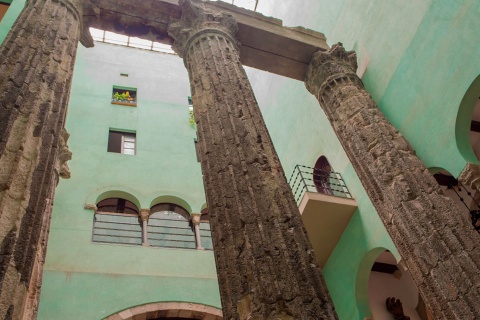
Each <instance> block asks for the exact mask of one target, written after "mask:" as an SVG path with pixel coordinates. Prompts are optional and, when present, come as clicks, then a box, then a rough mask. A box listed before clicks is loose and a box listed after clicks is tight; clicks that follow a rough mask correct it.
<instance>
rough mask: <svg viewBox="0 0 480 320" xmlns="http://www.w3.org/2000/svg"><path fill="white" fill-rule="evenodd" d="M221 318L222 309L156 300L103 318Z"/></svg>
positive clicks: (152, 319) (151, 319)
mask: <svg viewBox="0 0 480 320" xmlns="http://www.w3.org/2000/svg"><path fill="white" fill-rule="evenodd" d="M133 319H135V320H161V319H170V320H183V319H202V320H222V319H223V315H222V310H221V309H218V308H215V307H210V306H206V305H202V304H197V303H188V302H156V303H150V304H144V305H141V306H136V307H133V308H129V309H125V310H123V311H120V312H118V313H115V314H112V315H111V316H109V317H106V318H104V320H133Z"/></svg>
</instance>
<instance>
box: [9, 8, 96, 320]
mask: <svg viewBox="0 0 480 320" xmlns="http://www.w3.org/2000/svg"><path fill="white" fill-rule="evenodd" d="M81 12H82V8H81V1H80V0H29V1H27V3H26V5H25V8H24V10H23V12H22V13H21V14H20V16H19V17H18V19H17V22H16V23H15V24H14V26H13V27H12V29H11V30H10V33H9V34H8V35H7V38H6V39H5V41H4V43H3V45H2V46H1V47H0V255H1V257H2V258H1V259H0V319H20V318H21V316H22V313H23V307H24V305H25V301H26V295H27V289H28V286H29V283H30V279H31V275H32V270H33V267H34V263H35V260H36V256H37V250H38V245H39V240H41V239H40V238H41V234H42V230H44V228H43V227H44V226H43V225H44V224H45V223H48V221H45V219H44V215H45V214H48V212H49V210H48V206H49V205H50V203H51V201H52V200H53V199H52V197H53V195H52V190H53V188H54V185H55V184H56V181H55V174H54V168H55V164H56V161H57V158H58V154H59V138H60V134H61V132H62V129H63V127H64V119H65V115H66V108H67V103H68V98H69V93H70V83H71V79H72V73H73V65H74V62H75V55H76V50H77V43H78V41H79V40H80V39H81V38H82V40H83V43H84V44H85V45H88V46H91V45H93V42H92V41H91V38H89V36H88V35H86V34H85V33H82V31H83V30H84V28H83V26H82V13H81ZM82 34H83V35H84V36H83V37H82ZM42 241H43V240H42ZM25 312H27V313H28V312H29V311H28V310H26V311H25Z"/></svg>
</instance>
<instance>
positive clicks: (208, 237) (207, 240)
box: [200, 208, 213, 250]
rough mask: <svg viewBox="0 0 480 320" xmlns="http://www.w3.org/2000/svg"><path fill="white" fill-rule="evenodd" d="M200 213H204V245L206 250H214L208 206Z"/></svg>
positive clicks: (201, 230)
mask: <svg viewBox="0 0 480 320" xmlns="http://www.w3.org/2000/svg"><path fill="white" fill-rule="evenodd" d="M200 213H201V214H202V215H201V216H200V236H201V238H202V246H203V248H204V249H206V250H213V244H212V233H211V231H210V214H209V212H208V208H205V209H203V210H202V211H201V212H200Z"/></svg>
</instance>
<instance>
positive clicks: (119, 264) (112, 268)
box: [39, 43, 220, 320]
mask: <svg viewBox="0 0 480 320" xmlns="http://www.w3.org/2000/svg"><path fill="white" fill-rule="evenodd" d="M120 73H127V74H128V77H121V76H120ZM114 85H120V86H128V87H135V88H137V89H138V91H137V104H138V106H137V107H130V106H120V105H113V104H111V103H110V101H111V95H112V87H113V86H114ZM189 95H190V89H189V83H188V76H187V73H186V70H185V67H184V66H183V62H182V60H181V59H180V58H178V57H177V56H175V55H169V54H161V53H154V52H150V51H145V50H139V49H132V48H125V47H121V46H115V45H109V44H103V43H96V45H95V48H93V49H85V48H83V47H79V49H78V55H77V62H76V65H75V72H74V78H73V84H72V94H71V97H70V103H69V109H68V115H67V122H66V128H67V130H68V131H69V133H70V134H71V136H70V139H69V141H68V145H69V148H70V150H71V151H72V153H73V159H72V160H71V161H69V162H68V165H69V166H70V169H71V173H72V177H71V178H70V179H69V180H61V181H60V184H59V186H58V188H57V191H56V196H55V206H54V211H53V217H52V223H51V231H50V237H49V242H48V252H47V258H46V263H45V274H44V281H43V286H42V295H41V301H40V308H39V320H55V319H73V318H75V319H92V320H93V319H97V320H98V319H101V318H103V317H106V316H108V315H110V314H112V313H115V312H118V311H120V310H123V309H127V308H130V307H134V306H136V305H141V304H145V303H152V302H158V301H182V302H194V303H200V304H205V305H210V306H214V307H220V298H219V292H218V285H217V279H216V271H215V263H214V257H213V253H212V252H211V251H197V250H185V249H183V250H182V249H169V248H153V247H142V246H128V245H110V244H101V243H93V242H92V241H91V238H92V224H93V214H94V212H93V210H87V209H84V206H85V205H86V204H96V203H97V202H98V200H99V199H101V198H103V197H102V194H104V193H105V192H107V191H113V192H110V194H108V196H115V195H121V193H120V192H124V193H127V194H129V195H131V198H132V200H134V202H136V203H138V204H139V205H140V207H141V208H150V206H151V205H152V203H154V202H155V199H157V200H156V201H158V197H163V198H166V199H175V197H176V198H179V199H181V200H183V201H181V204H182V205H183V206H184V207H186V208H187V209H189V210H191V211H193V212H199V211H200V209H201V207H202V206H203V205H204V203H205V195H204V190H203V185H202V175H201V171H200V165H199V163H198V162H197V159H196V153H195V148H194V140H193V139H194V137H195V129H194V128H192V127H191V126H190V123H189V113H188V100H187V97H188V96H189ZM109 128H115V129H123V130H133V131H136V133H137V150H136V155H135V156H129V155H123V154H118V153H109V152H107V141H108V131H109Z"/></svg>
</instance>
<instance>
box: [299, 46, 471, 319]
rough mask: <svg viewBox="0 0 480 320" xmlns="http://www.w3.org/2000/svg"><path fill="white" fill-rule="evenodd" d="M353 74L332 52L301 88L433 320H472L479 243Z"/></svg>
mask: <svg viewBox="0 0 480 320" xmlns="http://www.w3.org/2000/svg"><path fill="white" fill-rule="evenodd" d="M356 68H357V64H356V55H355V53H354V52H346V51H345V49H344V48H343V47H342V46H341V44H338V45H334V46H333V47H332V49H331V50H329V51H328V52H318V53H316V54H315V55H314V57H313V59H312V62H311V64H310V68H309V71H308V74H307V79H306V86H307V88H308V90H309V91H310V92H311V93H312V94H314V95H315V96H316V97H317V99H318V101H319V102H320V105H321V107H322V108H323V110H324V111H325V114H326V115H327V117H328V119H329V120H330V122H331V124H332V127H333V129H334V130H335V132H336V134H337V136H338V138H339V140H340V142H341V143H342V145H343V148H344V149H345V152H346V153H347V155H348V157H349V159H350V161H351V162H352V165H353V167H354V168H355V170H356V172H357V174H358V176H359V178H360V181H361V182H362V184H363V186H364V187H365V190H366V191H367V193H368V195H369V196H370V198H371V200H372V202H373V204H374V206H375V208H376V209H377V212H378V214H379V215H380V218H381V219H382V221H383V223H384V225H385V227H386V229H387V231H388V232H389V234H390V236H391V237H392V240H393V242H394V243H395V245H396V246H397V248H398V250H399V252H400V254H401V256H402V258H403V259H404V262H405V265H406V266H407V267H408V269H409V272H410V273H411V274H412V277H413V279H414V280H415V282H416V284H417V286H418V288H419V290H420V293H421V295H422V297H423V299H424V301H425V303H426V304H427V305H428V306H429V308H430V309H431V311H432V313H433V316H434V317H435V319H448V320H451V319H459V320H460V319H461V320H464V319H478V318H479V317H480V314H479V313H478V301H480V291H479V290H480V288H479V286H478V281H477V280H476V279H475V278H476V277H472V269H473V270H476V271H478V269H479V266H480V255H478V254H477V253H476V250H477V251H478V248H480V237H479V236H478V234H477V233H476V232H475V231H474V229H473V228H472V226H471V225H470V223H469V221H468V219H467V218H466V217H465V215H464V214H462V213H461V212H460V209H459V208H458V207H457V206H456V205H455V203H453V201H452V200H450V199H448V198H446V197H445V196H443V194H442V192H441V190H440V188H439V186H438V184H437V183H436V181H435V180H434V178H433V177H432V175H431V174H430V173H429V172H428V170H427V169H426V168H425V166H424V165H423V163H422V162H421V161H420V160H419V159H418V158H417V157H416V156H415V153H414V151H413V150H412V148H411V147H410V145H409V144H408V142H407V141H406V140H405V138H403V136H402V135H401V134H400V133H399V132H398V131H397V130H396V129H395V128H394V127H393V126H392V125H391V124H390V123H389V122H388V120H387V119H386V118H385V117H384V116H383V114H382V113H381V112H380V110H379V109H378V107H377V106H376V104H375V102H374V101H373V100H372V98H371V97H370V95H369V94H368V93H367V92H366V91H365V89H364V87H363V84H362V82H361V80H360V79H359V78H358V77H357V75H356V74H355V71H356ZM451 231H453V232H451ZM464 244H466V245H464ZM467 295H468V296H469V299H468V300H465V297H466V296H467ZM471 301H475V302H474V303H471Z"/></svg>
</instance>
